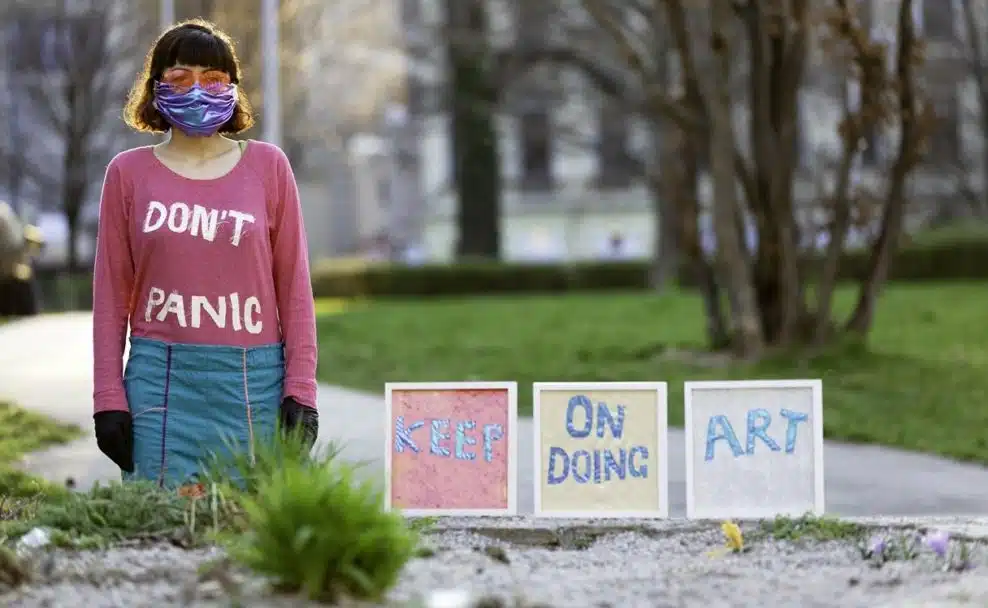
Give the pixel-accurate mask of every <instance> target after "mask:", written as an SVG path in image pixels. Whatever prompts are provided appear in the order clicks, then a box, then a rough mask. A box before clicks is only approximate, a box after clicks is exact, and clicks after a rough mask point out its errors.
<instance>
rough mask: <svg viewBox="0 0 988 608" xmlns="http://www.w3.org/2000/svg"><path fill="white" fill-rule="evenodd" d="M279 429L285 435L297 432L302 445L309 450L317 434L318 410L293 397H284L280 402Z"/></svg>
mask: <svg viewBox="0 0 988 608" xmlns="http://www.w3.org/2000/svg"><path fill="white" fill-rule="evenodd" d="M281 429H282V431H283V432H284V433H285V434H286V435H287V434H291V433H298V434H299V438H300V439H301V441H302V445H304V446H305V447H306V448H308V449H310V450H311V449H312V446H313V445H315V443H316V437H318V436H319V412H318V410H316V408H314V407H306V406H304V405H302V404H301V403H299V402H298V401H295V399H294V398H293V397H285V400H284V401H282V402H281Z"/></svg>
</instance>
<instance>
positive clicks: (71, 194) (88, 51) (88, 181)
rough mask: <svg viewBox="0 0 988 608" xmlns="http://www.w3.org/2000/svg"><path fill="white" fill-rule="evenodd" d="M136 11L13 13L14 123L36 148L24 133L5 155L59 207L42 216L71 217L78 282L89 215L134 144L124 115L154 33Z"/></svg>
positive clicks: (23, 9)
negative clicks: (105, 179)
mask: <svg viewBox="0 0 988 608" xmlns="http://www.w3.org/2000/svg"><path fill="white" fill-rule="evenodd" d="M131 8H132V7H130V6H129V3H125V2H118V1H113V2H92V3H87V4H86V5H85V6H79V3H68V2H66V1H65V0H58V1H57V2H55V3H54V4H53V5H47V6H42V7H32V6H31V3H27V2H18V3H12V4H10V5H8V7H7V9H6V10H7V11H8V13H7V15H9V18H11V20H12V22H13V23H15V24H16V25H15V27H14V31H15V32H16V40H14V41H8V42H9V43H12V46H11V47H10V48H11V50H12V52H11V55H12V56H13V58H14V59H13V61H14V62H15V63H14V65H13V66H12V69H11V71H10V72H9V74H8V77H9V78H11V79H12V81H11V85H12V86H11V87H9V91H10V92H9V98H10V102H9V103H11V104H12V105H13V106H14V107H15V108H16V109H18V110H20V112H19V113H18V114H15V115H16V116H17V117H18V120H19V121H20V123H21V124H20V126H22V127H24V128H25V129H26V130H27V131H29V132H30V135H31V137H30V142H29V143H30V145H22V144H23V143H25V139H24V138H25V134H24V132H18V131H14V132H12V133H9V134H8V140H7V142H6V146H5V147H4V149H3V150H2V154H3V158H4V160H5V162H6V164H8V166H10V167H14V169H15V172H17V173H19V174H20V177H17V179H24V180H28V181H31V182H33V183H34V184H35V185H36V186H37V188H38V190H40V191H41V192H42V193H46V194H47V193H51V194H53V195H54V198H55V199H57V202H55V203H54V204H53V203H52V202H50V201H42V206H43V207H47V208H56V209H58V210H59V211H60V212H61V213H63V214H64V216H65V219H66V221H67V224H68V243H67V247H68V250H67V251H68V253H67V255H68V259H67V270H68V271H69V272H73V271H77V270H79V269H80V266H81V263H80V260H79V258H78V253H79V240H80V238H81V219H82V213H83V210H84V208H85V206H86V205H87V203H92V202H94V197H95V196H96V194H97V193H96V189H97V186H98V184H99V182H100V180H101V178H102V175H103V169H104V168H105V167H106V163H107V161H108V160H109V158H110V157H111V156H112V154H113V153H114V152H115V151H117V150H119V148H120V147H122V145H123V138H124V137H125V131H124V129H123V125H122V123H121V121H120V120H119V118H120V111H121V107H122V105H123V101H124V97H125V95H126V91H127V88H128V85H129V83H130V79H131V78H133V76H134V75H135V74H136V72H137V71H138V68H139V66H140V60H141V51H140V50H138V48H137V46H136V45H137V44H138V43H139V42H140V36H139V35H135V33H140V32H142V31H146V30H143V29H142V27H141V26H142V25H143V20H142V18H141V17H140V15H139V14H140V13H141V11H133V10H130V9H131ZM18 138H21V139H18ZM10 177H11V178H14V177H16V176H15V175H13V173H12V175H11V176H10Z"/></svg>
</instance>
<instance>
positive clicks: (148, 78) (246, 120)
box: [124, 19, 254, 133]
mask: <svg viewBox="0 0 988 608" xmlns="http://www.w3.org/2000/svg"><path fill="white" fill-rule="evenodd" d="M178 64H181V65H189V66H197V67H203V68H207V69H212V70H220V71H222V72H225V73H227V74H229V75H230V82H231V83H233V84H235V85H239V84H240V60H239V59H237V53H236V51H235V50H234V48H233V41H232V40H231V39H230V36H228V35H227V34H226V33H225V32H223V31H222V30H220V29H219V28H218V27H216V26H215V25H213V24H212V23H210V22H208V21H203V20H202V19H192V20H189V21H183V22H181V23H179V24H177V25H174V26H172V27H171V28H169V29H168V30H167V31H166V32H165V33H164V34H162V35H161V36H160V37H159V38H158V40H157V41H155V43H154V45H153V46H152V47H151V50H149V51H148V54H147V57H145V59H144V69H143V70H142V71H141V73H140V75H139V76H138V77H137V80H135V81H134V86H133V87H132V88H131V90H130V95H129V96H128V97H127V105H126V107H124V122H126V123H127V125H128V126H129V127H131V128H132V129H134V130H136V131H140V132H142V133H165V132H167V131H169V130H170V129H171V125H170V124H169V123H168V121H167V120H165V117H164V116H162V115H161V112H159V111H158V110H157V108H155V107H154V86H155V83H156V82H157V81H159V80H161V75H162V74H163V73H164V71H165V70H167V69H168V68H170V67H173V66H175V65H178ZM253 125H254V112H253V110H252V109H251V107H250V102H249V101H248V100H247V95H246V94H245V93H244V91H243V89H242V88H241V87H240V86H237V106H236V108H234V110H233V116H232V117H231V118H230V120H228V121H227V122H226V123H225V124H224V125H223V126H222V127H220V129H219V132H220V133H241V132H243V131H246V130H247V129H249V128H251V126H253Z"/></svg>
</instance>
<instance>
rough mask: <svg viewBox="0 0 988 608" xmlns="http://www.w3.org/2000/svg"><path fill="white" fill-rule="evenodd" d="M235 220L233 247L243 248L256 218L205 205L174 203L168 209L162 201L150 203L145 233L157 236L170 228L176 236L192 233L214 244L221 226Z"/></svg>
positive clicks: (247, 214) (248, 214) (231, 242)
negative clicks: (242, 241)
mask: <svg viewBox="0 0 988 608" xmlns="http://www.w3.org/2000/svg"><path fill="white" fill-rule="evenodd" d="M228 218H229V219H232V220H233V236H231V237H230V244H231V245H233V246H234V247H237V246H239V245H240V238H241V237H242V236H243V232H244V225H245V224H253V223H254V221H255V218H254V216H253V215H251V214H250V213H244V212H242V211H234V210H232V209H230V210H224V211H220V210H219V209H207V208H206V207H203V206H202V205H191V206H189V205H188V204H186V203H182V202H174V203H172V204H170V205H168V206H165V204H164V203H162V202H160V201H151V202H149V203H148V211H147V215H145V216H144V233H145V234H147V233H150V232H155V231H156V230H160V229H161V228H163V227H165V226H167V227H168V229H169V230H171V231H172V232H174V233H176V234H185V233H188V234H189V235H191V236H194V237H199V238H202V239H204V240H206V241H209V242H210V243H212V242H213V241H214V240H215V239H216V230H217V228H218V227H219V224H220V223H221V222H226V221H227V220H228Z"/></svg>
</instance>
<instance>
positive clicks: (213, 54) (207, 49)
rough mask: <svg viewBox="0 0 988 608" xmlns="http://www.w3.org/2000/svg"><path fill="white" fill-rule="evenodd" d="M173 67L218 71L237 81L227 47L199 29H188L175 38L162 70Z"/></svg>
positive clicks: (235, 67)
mask: <svg viewBox="0 0 988 608" xmlns="http://www.w3.org/2000/svg"><path fill="white" fill-rule="evenodd" d="M175 65H187V66H195V67H201V68H205V69H209V70H220V71H222V72H226V73H227V74H229V75H230V77H231V78H232V79H233V81H234V82H236V81H237V79H238V76H239V75H238V74H237V64H236V61H235V59H234V58H233V54H232V53H231V52H230V47H229V46H227V45H226V44H225V43H224V42H223V41H222V40H221V39H220V38H219V37H218V36H216V35H214V34H212V33H211V32H204V31H202V30H200V29H194V28H188V29H185V30H184V31H182V32H181V33H180V34H179V35H178V36H176V37H175V40H174V42H172V44H171V46H170V47H169V48H168V52H167V53H165V65H164V66H163V68H164V69H168V68H170V67H172V66H175Z"/></svg>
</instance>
